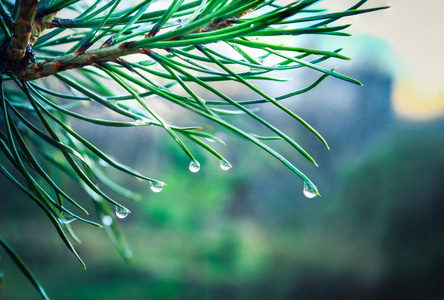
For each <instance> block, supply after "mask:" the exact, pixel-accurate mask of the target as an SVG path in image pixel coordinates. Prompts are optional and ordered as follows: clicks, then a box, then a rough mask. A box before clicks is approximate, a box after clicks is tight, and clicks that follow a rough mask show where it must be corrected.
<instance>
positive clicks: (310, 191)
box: [304, 182, 318, 199]
mask: <svg viewBox="0 0 444 300" xmlns="http://www.w3.org/2000/svg"><path fill="white" fill-rule="evenodd" d="M317 195H318V193H317V192H316V190H315V189H314V188H312V187H311V186H310V185H308V184H307V183H306V182H304V196H305V197H307V198H310V199H311V198H314V197H316V196H317Z"/></svg>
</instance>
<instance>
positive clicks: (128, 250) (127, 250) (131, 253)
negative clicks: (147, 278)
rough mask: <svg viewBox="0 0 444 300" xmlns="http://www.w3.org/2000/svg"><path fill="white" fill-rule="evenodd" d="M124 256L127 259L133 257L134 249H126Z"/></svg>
mask: <svg viewBox="0 0 444 300" xmlns="http://www.w3.org/2000/svg"><path fill="white" fill-rule="evenodd" d="M123 257H125V258H126V259H130V258H131V257H133V251H131V249H125V251H124V252H123Z"/></svg>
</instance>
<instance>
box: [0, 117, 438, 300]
mask: <svg viewBox="0 0 444 300" xmlns="http://www.w3.org/2000/svg"><path fill="white" fill-rule="evenodd" d="M443 128H444V124H443V123H436V124H427V125H423V126H418V125H412V124H398V125H397V126H396V129H395V130H392V131H388V132H386V133H385V134H383V135H382V136H379V137H378V138H377V139H375V140H374V141H373V142H372V143H371V144H370V145H368V146H367V147H364V150H363V153H360V158H359V159H358V160H356V161H355V162H354V163H351V164H350V165H348V166H343V167H341V168H340V169H339V170H337V172H336V174H337V176H338V178H336V180H335V182H336V185H337V186H336V187H333V188H332V190H333V191H335V192H334V193H333V194H331V195H324V196H323V197H322V198H320V199H319V200H316V201H313V200H307V199H305V198H303V196H302V195H300V192H299V187H298V189H297V193H294V194H293V195H292V194H291V190H294V187H293V184H292V183H290V182H285V181H282V185H281V186H280V187H279V186H278V187H276V185H274V187H275V188H274V189H273V190H274V191H275V193H274V194H272V196H271V199H270V201H273V202H274V203H275V205H276V206H278V207H279V210H280V212H277V211H275V210H273V209H265V210H264V207H265V208H267V207H268V205H269V204H267V202H266V201H267V199H261V197H258V196H257V195H256V194H255V187H256V184H258V185H262V186H266V185H267V184H269V183H270V181H269V177H268V176H263V177H262V179H261V176H257V174H265V173H267V172H268V173H271V174H272V175H273V176H277V177H278V178H279V176H281V174H280V172H282V171H280V170H279V168H278V167H277V166H274V165H273V164H271V165H268V164H267V163H265V164H264V165H255V164H253V163H252V160H253V159H257V157H254V158H252V157H250V158H246V159H245V158H244V159H243V160H240V161H237V164H236V166H237V170H236V169H234V170H231V171H230V172H229V173H225V172H222V171H219V170H217V171H214V168H210V167H208V168H203V169H202V170H201V172H200V173H197V174H192V175H191V176H189V175H187V176H185V174H184V173H185V172H187V171H186V168H183V170H181V169H178V168H175V167H174V166H175V165H177V164H180V163H183V162H182V161H181V158H180V156H177V155H176V152H175V151H174V150H171V149H169V147H168V146H164V147H165V148H164V149H162V150H161V151H163V154H162V155H166V159H165V160H163V161H164V163H163V164H162V173H163V172H164V173H165V175H166V176H167V178H166V179H167V182H175V183H176V184H175V185H172V186H167V187H166V188H165V190H164V191H163V192H162V193H160V194H153V193H149V192H148V191H147V193H146V195H145V196H144V197H143V200H142V201H141V202H140V203H137V204H134V207H135V206H137V209H132V214H131V215H130V217H128V218H126V219H125V220H124V221H123V223H125V224H124V225H125V226H124V231H125V234H126V235H127V238H128V240H129V242H130V244H131V245H132V250H133V252H134V257H135V263H134V264H133V265H130V266H128V265H126V264H125V263H124V262H123V261H122V260H121V258H120V257H118V255H117V253H116V251H115V250H114V249H113V248H112V247H111V246H110V245H109V243H108V242H107V240H106V238H105V237H104V236H103V234H102V233H101V231H100V230H99V229H98V230H95V231H94V230H93V231H91V230H90V228H89V227H88V226H87V225H85V224H81V223H75V224H73V226H74V228H75V229H76V232H77V233H78V236H79V237H80V238H81V239H82V240H83V241H84V244H83V245H81V246H80V247H79V254H80V255H82V257H84V258H85V261H86V263H87V265H88V269H89V270H88V272H84V271H82V270H81V268H79V267H78V265H77V263H75V261H74V259H73V258H71V257H70V256H68V257H67V256H66V255H65V254H66V251H67V250H66V249H64V246H63V245H62V244H61V243H60V242H59V241H58V238H57V236H56V235H55V234H54V233H53V232H51V228H50V227H49V225H48V227H47V228H46V229H45V228H39V232H46V231H47V232H48V235H47V236H45V237H40V236H36V235H35V233H33V232H28V231H25V232H24V231H23V229H24V228H30V226H32V225H33V224H40V223H44V222H40V221H41V220H40V219H42V218H43V217H44V216H42V215H41V213H39V212H37V211H35V212H34V213H35V214H34V216H33V217H32V218H30V219H21V218H20V216H19V215H17V214H16V215H10V216H8V215H5V214H3V213H2V215H1V219H0V226H1V227H2V228H5V227H6V224H11V225H12V226H10V228H9V232H8V233H7V236H8V239H9V240H10V241H11V243H13V244H14V246H15V247H16V248H17V250H18V251H21V252H22V253H24V256H25V255H26V257H25V258H27V259H28V261H30V262H32V263H30V265H31V267H32V268H33V269H35V270H36V271H35V273H36V275H37V276H39V278H40V279H41V281H42V283H43V284H44V285H45V286H46V287H47V291H48V293H49V294H50V295H53V298H54V299H440V298H441V297H443V296H444V294H443V289H442V282H443V279H444V278H443V275H442V270H443V267H444V254H443V253H444V251H443V250H444V226H443V225H444V224H443V219H442V213H443V212H444V204H443V203H444V202H443V201H442V200H443V196H442V195H443V194H444V187H443V185H442V184H441V181H442V177H441V176H440V174H441V173H442V171H441V170H442V168H443V167H444V156H442V153H444V140H443V139H442V138H440V137H442V132H443ZM165 145H168V143H166V144H165ZM255 155H257V154H253V155H252V156H255ZM234 156H236V155H235V154H234ZM151 159H153V160H155V159H157V157H156V155H154V156H153V157H152V158H151ZM202 162H203V165H205V164H206V163H207V162H206V161H205V159H203V160H202ZM147 163H149V162H147ZM142 167H143V166H142ZM210 175H211V176H210ZM208 176H210V177H211V178H212V180H211V181H208V180H205V179H206V178H208ZM258 178H259V179H258ZM123 179H124V178H123ZM271 183H273V184H275V183H274V181H272V182H271ZM327 190H329V189H327ZM295 195H296V196H295ZM10 196H12V195H10ZM14 197H17V196H15V195H14ZM264 197H265V198H266V197H269V196H266V195H265V196H264ZM129 207H130V208H131V206H129ZM26 209H27V210H29V208H26ZM39 226H40V225H39ZM42 230H43V231H42ZM45 230H46V231H45ZM27 245H36V246H35V248H33V249H29V248H28V246H27ZM25 249H26V250H27V251H23V250H25ZM1 263H2V265H5V268H4V269H5V270H8V273H9V272H10V274H8V276H7V277H6V279H7V285H5V286H4V287H3V288H2V289H1V290H0V298H1V299H34V298H35V292H34V290H33V289H32V287H31V286H28V285H23V281H22V280H23V278H22V275H21V274H19V273H18V271H16V270H14V268H12V267H11V266H8V264H10V262H8V261H7V260H5V261H2V262H1ZM67 282H69V284H67ZM17 291H20V292H19V293H17Z"/></svg>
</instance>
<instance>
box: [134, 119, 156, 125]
mask: <svg viewBox="0 0 444 300" xmlns="http://www.w3.org/2000/svg"><path fill="white" fill-rule="evenodd" d="M134 124H135V125H136V126H149V125H151V124H152V123H151V121H150V120H148V119H145V118H143V119H139V120H136V121H135V122H134Z"/></svg>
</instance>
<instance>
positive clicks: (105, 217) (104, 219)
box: [102, 216, 113, 226]
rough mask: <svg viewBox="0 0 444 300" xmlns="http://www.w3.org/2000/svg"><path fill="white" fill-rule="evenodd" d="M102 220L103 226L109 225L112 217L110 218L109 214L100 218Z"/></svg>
mask: <svg viewBox="0 0 444 300" xmlns="http://www.w3.org/2000/svg"><path fill="white" fill-rule="evenodd" d="M102 222H103V225H105V226H111V224H113V218H111V217H110V216H104V217H103V218H102Z"/></svg>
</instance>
